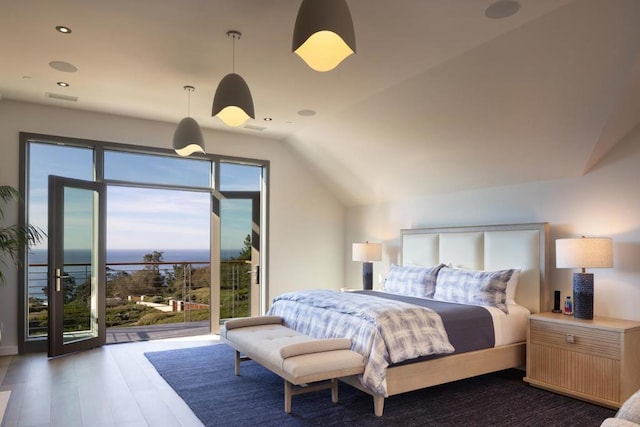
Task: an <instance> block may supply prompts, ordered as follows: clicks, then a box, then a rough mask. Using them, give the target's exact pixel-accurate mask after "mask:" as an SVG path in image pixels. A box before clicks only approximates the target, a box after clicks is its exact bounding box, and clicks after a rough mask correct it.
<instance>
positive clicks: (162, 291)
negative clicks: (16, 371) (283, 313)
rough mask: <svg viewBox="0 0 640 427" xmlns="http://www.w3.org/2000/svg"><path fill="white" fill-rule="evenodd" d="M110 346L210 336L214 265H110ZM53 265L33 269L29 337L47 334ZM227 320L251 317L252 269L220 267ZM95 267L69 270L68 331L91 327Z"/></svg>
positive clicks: (228, 263)
mask: <svg viewBox="0 0 640 427" xmlns="http://www.w3.org/2000/svg"><path fill="white" fill-rule="evenodd" d="M106 267H107V273H106V280H105V283H106V294H107V299H106V305H107V307H106V324H107V343H119V342H131V341H141V340H150V339H159V338H170V337H178V336H190V335H201V334H206V333H209V300H210V292H211V291H210V289H211V285H210V278H211V274H210V264H209V263H208V262H202V261H159V262H130V263H122V262H120V263H117V264H116V263H107V264H106ZM47 269H48V265H47V264H37V263H33V264H29V269H28V272H29V273H28V280H29V283H28V292H29V307H28V310H29V312H28V314H29V324H28V336H29V338H33V339H37V338H42V337H45V336H46V335H47V321H48V297H47V294H48V286H47V283H48V280H47V274H48V273H47ZM220 273H221V274H220V277H221V283H220V287H219V288H217V287H215V288H214V292H215V291H217V289H219V292H220V301H221V303H220V317H221V319H226V318H233V317H244V316H248V315H249V299H250V298H249V290H250V286H249V284H250V278H251V277H250V273H251V265H250V263H248V262H247V261H244V260H224V261H222V262H221V266H220ZM90 286H91V265H90V264H83V263H75V264H74V263H70V264H66V265H65V266H64V279H63V291H64V325H65V331H74V330H81V329H83V328H87V327H88V325H89V323H90V317H91V313H90V306H89V304H90V292H89V290H90Z"/></svg>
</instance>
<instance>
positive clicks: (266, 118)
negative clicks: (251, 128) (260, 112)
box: [263, 117, 273, 122]
mask: <svg viewBox="0 0 640 427" xmlns="http://www.w3.org/2000/svg"><path fill="white" fill-rule="evenodd" d="M263 120H264V121H265V122H270V121H272V120H273V119H272V118H271V117H265V118H264V119H263Z"/></svg>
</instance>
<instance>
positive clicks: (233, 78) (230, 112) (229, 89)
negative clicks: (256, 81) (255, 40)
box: [211, 31, 256, 127]
mask: <svg viewBox="0 0 640 427" xmlns="http://www.w3.org/2000/svg"><path fill="white" fill-rule="evenodd" d="M227 36H228V37H231V38H232V39H233V72H232V73H230V74H227V75H226V76H224V78H223V79H222V80H221V81H220V84H218V89H216V94H215V95H214V97H213V106H212V107H211V115H212V116H217V117H218V118H220V120H222V121H223V122H224V123H225V124H227V125H229V126H234V127H236V126H240V125H241V124H243V123H244V122H245V121H247V119H249V118H252V119H255V117H256V114H255V112H254V111H253V98H252V97H251V92H250V91H249V86H248V85H247V82H245V81H244V79H243V78H242V77H240V76H239V75H238V74H236V39H239V38H240V36H242V34H241V33H240V32H239V31H227Z"/></svg>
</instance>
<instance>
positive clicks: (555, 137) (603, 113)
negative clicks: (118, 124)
mask: <svg viewBox="0 0 640 427" xmlns="http://www.w3.org/2000/svg"><path fill="white" fill-rule="evenodd" d="M347 1H348V4H349V7H350V9H351V14H352V16H353V20H354V25H355V31H356V40H357V54H356V55H353V56H351V57H349V58H347V60H346V61H345V62H344V63H342V64H341V65H340V66H339V67H338V68H336V69H335V70H334V71H331V72H328V73H317V72H314V71H312V70H311V69H309V68H308V67H307V66H306V65H304V63H303V62H302V61H301V60H300V59H299V58H298V57H297V56H296V55H294V54H292V53H291V34H292V30H293V23H294V22H295V17H296V13H297V9H298V7H299V5H300V3H301V2H300V1H299V0H295V1H294V0H253V1H251V0H181V1H179V2H178V1H167V0H164V1H159V0H134V1H132V0H110V1H98V0H56V1H51V0H2V2H0V61H1V64H2V65H1V66H0V96H2V98H3V99H13V100H22V101H27V102H35V103H42V104H48V105H56V106H61V107H67V108H77V109H83V110H90V111H99V112H106V113H113V114H120V115H127V116H132V117H140V118H148V119H154V120H161V121H167V122H175V123H177V122H178V121H179V120H180V119H181V118H182V117H184V116H185V115H186V114H187V94H186V92H185V91H184V90H183V86H184V85H193V86H195V88H196V90H195V93H193V94H192V95H191V116H192V117H194V118H195V119H196V120H197V121H198V122H199V123H200V125H201V127H203V128H211V129H223V130H230V131H234V132H244V133H247V134H250V135H255V136H262V137H266V138H274V139H279V140H281V141H282V143H283V144H287V145H289V146H290V147H291V148H292V149H293V150H295V151H296V152H297V153H298V154H299V155H300V157H301V159H304V161H306V162H308V165H309V168H310V169H311V170H313V171H314V172H315V173H316V174H317V175H318V176H319V177H320V178H321V179H323V180H324V181H325V182H326V183H327V185H328V186H330V188H331V189H332V190H333V191H334V192H335V193H336V196H337V197H339V198H340V200H342V201H343V202H344V203H345V204H346V205H358V204H364V203H376V202H381V201H388V200H392V199H395V198H402V197H407V196H419V195H427V194H432V193H441V192H449V191H461V190H468V189H474V188H482V187H492V186H501V185H509V184H516V183H524V182H531V181H542V180H552V179H558V178H563V177H570V176H579V175H581V174H583V173H585V172H586V171H588V170H589V169H590V168H592V167H593V166H594V165H595V164H597V162H598V160H600V159H601V158H602V157H603V156H604V155H605V154H606V153H607V152H608V151H609V150H610V149H611V148H612V147H613V146H615V144H617V143H618V142H619V141H620V140H621V138H623V137H624V136H625V135H626V134H627V133H629V132H630V131H631V130H632V129H633V128H634V127H635V126H637V125H638V123H639V122H640V55H639V54H640V25H638V23H639V22H640V1H638V0H519V3H520V4H521V8H520V10H519V11H518V12H517V13H516V14H515V15H513V16H511V17H508V18H505V19H499V20H497V19H489V18H487V17H486V16H485V15H484V11H485V9H486V8H487V7H488V6H489V5H490V4H491V3H492V2H493V0H394V1H390V0H347ZM56 25H65V26H68V27H70V28H71V29H72V30H73V32H72V33H71V34H68V35H64V34H60V33H58V32H57V31H55V29H54V28H55V26H56ZM228 30H238V31H240V32H242V34H243V35H242V38H241V39H240V40H239V41H237V42H236V72H237V73H238V74H240V75H242V76H243V77H244V79H245V80H246V81H247V83H248V84H249V87H250V89H251V92H252V94H253V98H254V103H255V110H256V119H255V120H251V121H249V122H247V123H246V125H248V126H249V127H252V128H254V129H247V128H246V127H242V128H239V129H231V128H228V127H226V126H224V125H223V124H222V123H221V122H220V121H219V119H217V118H213V117H211V103H212V100H213V94H214V92H215V89H216V87H217V84H218V82H219V81H220V79H221V78H222V77H223V76H224V75H225V74H227V73H229V72H231V68H232V42H231V40H230V39H229V38H227V36H226V35H225V33H226V32H227V31H228ZM50 61H65V62H69V63H71V64H73V65H75V66H76V67H77V68H78V71H77V72H75V73H65V72H61V71H57V70H54V69H53V68H51V67H50V66H49V65H48V64H49V62H50ZM58 81H66V82H68V83H70V87H67V88H61V87H58V86H57V85H56V82H58ZM46 93H54V94H61V95H66V96H73V97H77V98H78V99H77V102H71V101H65V100H59V99H51V98H48V97H47V96H46ZM300 110H314V111H316V112H317V114H316V115H314V116H310V117H309V116H301V115H299V114H298V112H299V111H300ZM265 117H271V118H273V121H270V122H267V121H264V120H263V118H265ZM255 127H258V128H260V129H262V128H264V129H263V130H256V129H255ZM171 137H172V135H167V147H169V146H170V144H171V142H170V141H171Z"/></svg>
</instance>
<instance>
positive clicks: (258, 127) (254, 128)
mask: <svg viewBox="0 0 640 427" xmlns="http://www.w3.org/2000/svg"><path fill="white" fill-rule="evenodd" d="M244 128H245V129H249V130H257V131H258V132H262V131H263V130H265V129H266V127H264V126H255V125H246V126H245V127H244Z"/></svg>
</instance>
